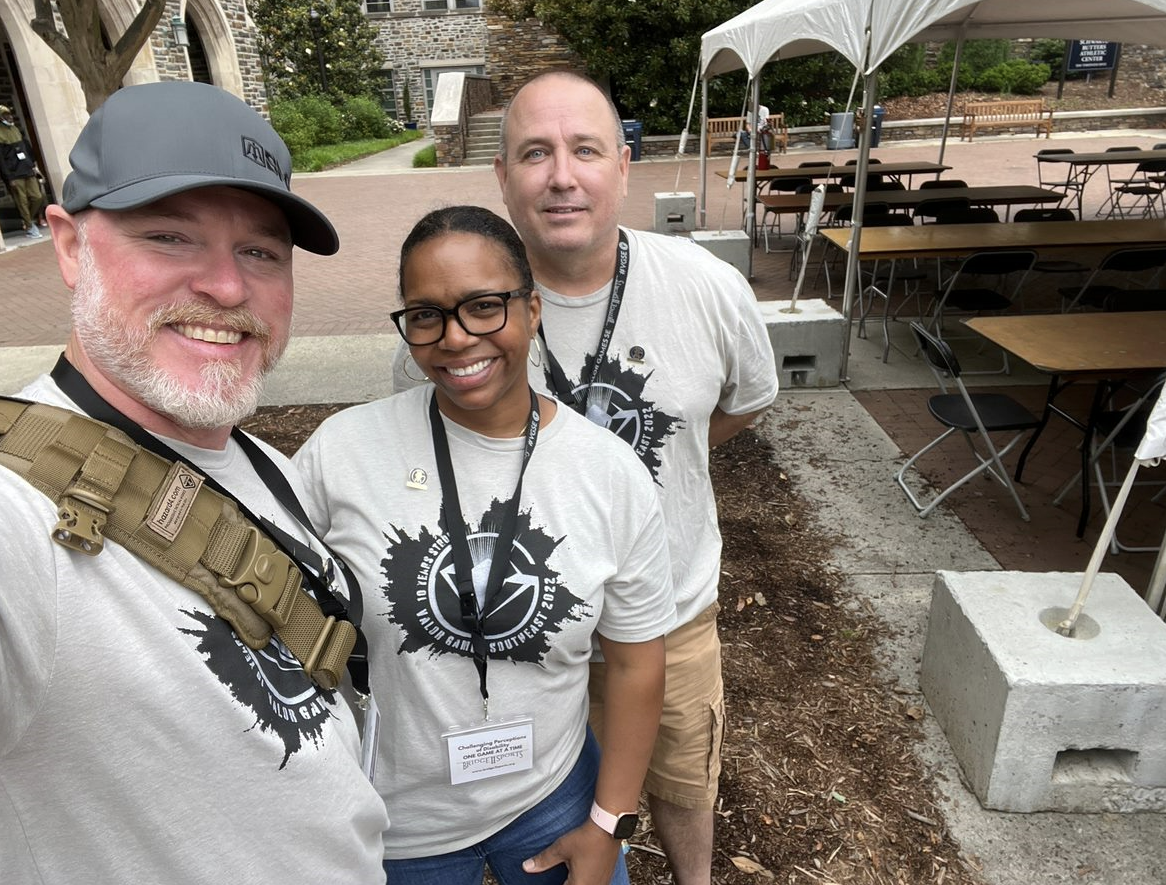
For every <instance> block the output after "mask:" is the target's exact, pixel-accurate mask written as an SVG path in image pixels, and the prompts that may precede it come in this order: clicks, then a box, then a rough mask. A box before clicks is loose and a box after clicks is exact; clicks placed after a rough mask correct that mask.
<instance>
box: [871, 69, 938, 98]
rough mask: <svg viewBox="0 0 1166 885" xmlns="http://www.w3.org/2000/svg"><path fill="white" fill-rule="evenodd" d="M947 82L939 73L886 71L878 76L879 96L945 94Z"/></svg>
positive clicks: (930, 71)
mask: <svg viewBox="0 0 1166 885" xmlns="http://www.w3.org/2000/svg"><path fill="white" fill-rule="evenodd" d="M946 91H947V82H946V81H945V80H944V79H943V77H942V75H941V74H940V73H939V71H933V70H927V69H923V70H919V71H888V72H886V73H885V74H880V77H879V95H881V96H883V97H884V98H894V97H895V96H898V95H928V94H929V93H932V92H946Z"/></svg>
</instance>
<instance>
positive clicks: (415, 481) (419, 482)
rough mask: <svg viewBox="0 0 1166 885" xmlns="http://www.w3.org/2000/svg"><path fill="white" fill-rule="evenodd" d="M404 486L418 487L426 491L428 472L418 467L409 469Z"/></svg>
mask: <svg viewBox="0 0 1166 885" xmlns="http://www.w3.org/2000/svg"><path fill="white" fill-rule="evenodd" d="M405 488H407V489H418V490H419V491H422V492H426V491H428V490H429V474H428V473H426V472H425V471H424V470H422V469H421V468H420V467H414V468H413V469H412V470H410V471H409V478H408V479H407V480H405Z"/></svg>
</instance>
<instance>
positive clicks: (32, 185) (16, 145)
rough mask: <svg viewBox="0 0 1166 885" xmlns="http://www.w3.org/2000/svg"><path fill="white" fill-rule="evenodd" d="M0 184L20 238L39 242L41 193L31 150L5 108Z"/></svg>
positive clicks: (1, 108)
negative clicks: (9, 198) (12, 209)
mask: <svg viewBox="0 0 1166 885" xmlns="http://www.w3.org/2000/svg"><path fill="white" fill-rule="evenodd" d="M0 180H3V182H4V186H5V187H6V188H8V192H9V193H10V194H12V199H13V201H14V202H15V203H16V211H17V212H19V213H20V221H21V224H22V225H23V226H24V235H25V236H26V237H28V238H29V239H31V240H39V239H40V238H41V237H42V236H44V235H43V234H42V233H41V232H40V227H38V225H37V219H38V218H43V217H44V216H43V207H44V198H45V192H44V190H43V189H42V188H41V184H40V180H39V178H38V177H37V168H36V160H35V159H33V155H32V147H31V145H29V143H28V139H27V138H25V137H24V133H22V132H21V131H20V127H19V126H17V125H16V120H15V119H14V118H13V116H12V108H9V107H6V106H5V105H0Z"/></svg>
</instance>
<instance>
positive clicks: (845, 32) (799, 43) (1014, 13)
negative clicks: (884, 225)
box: [700, 0, 1166, 378]
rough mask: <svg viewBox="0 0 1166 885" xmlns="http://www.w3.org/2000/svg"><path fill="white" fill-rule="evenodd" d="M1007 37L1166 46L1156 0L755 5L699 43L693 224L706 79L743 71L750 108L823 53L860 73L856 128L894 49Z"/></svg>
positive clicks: (857, 227) (855, 236) (861, 168)
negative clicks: (787, 63) (777, 72)
mask: <svg viewBox="0 0 1166 885" xmlns="http://www.w3.org/2000/svg"><path fill="white" fill-rule="evenodd" d="M1011 37H1059V38H1062V39H1066V40H1079V39H1089V40H1109V41H1113V42H1121V43H1137V44H1150V45H1156V46H1161V45H1166V0H762V2H760V3H758V4H757V5H755V6H752V7H750V8H749V9H747V10H746V11H745V12H743V13H741V14H740V15H738V16H735V17H734V18H732V19H730V20H729V21H727V22H725V23H724V24H722V25H719V26H718V27H716V28H713V29H712V30H711V31H708V32H707V33H705V34H704V35H703V37H702V38H701V67H700V73H701V78H702V85H703V90H702V100H701V196H700V205H701V219H702V220H703V219H704V217H705V211H706V202H707V201H706V197H707V194H706V190H707V189H706V186H705V174H706V164H707V160H706V158H705V137H706V136H705V125H704V121H705V120H706V119H707V117H708V80H709V78H710V77H713V76H716V75H717V74H723V73H726V72H728V71H734V70H740V69H742V68H743V69H744V70H745V71H746V73H747V74H748V76H749V79H750V80H751V81H752V90H751V93H750V96H751V98H750V100H751V104H752V106H753V107H754V108H756V106H757V101H758V94H759V83H758V74H760V72H761V69H762V68H763V67H764V66H765V65H766V64H768V63H769V62H771V61H778V60H780V59H785V58H794V57H797V56H800V55H809V54H812V53H816V52H827V51H831V50H833V51H836V52H838V53H840V54H841V55H843V56H844V57H845V58H846V59H847V60H849V61H850V63H851V64H853V65H854V66H855V68H856V69H857V71H858V72H859V73H860V74H861V76H862V79H863V119H864V120H868V121H869V120H870V119H871V112H872V111H873V109H874V100H875V74H876V72H877V71H878V67H879V65H881V64H882V63H883V62H884V61H885V60H886V59H887V57H888V56H890V54H891V53H892V52H894V51H895V50H896V49H898V48H899V47H900V46H902V45H903V44H904V43H909V42H921V41H930V40H937V41H938V40H957V41H959V42H960V43H961V44H962V41H964V40H967V39H981V38H1011ZM863 129H866V127H863ZM857 135H858V136H859V142H858V148H859V155H858V164H857V168H856V169H855V196H854V200H855V203H856V204H857V206H856V211H855V212H854V216H853V217H854V220H853V222H852V224H853V227H852V233H851V239H852V248H851V251H850V255H849V258H848V260H847V264H846V283H845V289H844V295H843V314H844V315H845V316H846V319H847V323H846V336H847V338H846V340H845V341H844V342H843V347H842V372H841V374H842V377H843V378H845V377H846V367H847V360H848V353H849V346H848V345H849V334H850V322H849V321H850V316H851V313H852V310H853V304H854V298H855V295H856V289H857V280H858V260H857V254H858V246H859V243H860V241H861V237H862V212H861V207H862V206H863V205H864V203H865V200H866V175H867V168H868V161H869V157H870V140H869V137H868V135H869V132H868V131H861V132H858V133H857ZM755 145H756V139H754V141H753V144H752V145H751V150H750V157H749V178H748V181H747V183H746V188H747V193H748V194H750V195H751V194H753V193H754V188H755V185H756V181H755V178H754V174H753V170H754V169H755V168H756V156H755V151H756V147H755ZM731 180H732V179H731V178H730V181H731ZM752 223H753V214H752V212H749V213H747V224H748V225H749V226H752ZM750 233H752V232H751V231H750Z"/></svg>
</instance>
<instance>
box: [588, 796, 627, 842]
mask: <svg viewBox="0 0 1166 885" xmlns="http://www.w3.org/2000/svg"><path fill="white" fill-rule="evenodd" d="M629 817H630V818H631V819H632V821H636V820H637V815H636V814H635V813H633V812H623V813H621V814H612V813H611V812H610V811H607V810H606V809H605V808H602V807H601V806H600V805H599V803H598V802H592V803H591V822H592V823H594V824H595V826H597V827H599V829H601V830H603V832H605V833H607V834H608V835H609V836H611V837H613V838H618V839H625V838H627V836H626V835H624V834H623V833H621V832H620V831H621V830H623V829H625V828H626V823H624V819H625V818H629ZM621 823H624V826H620V824H621ZM632 826H633V829H634V826H635V825H634V823H633V825H632ZM629 835H630V834H629Z"/></svg>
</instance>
